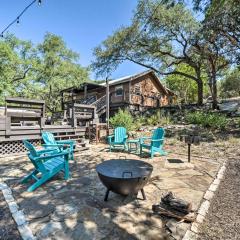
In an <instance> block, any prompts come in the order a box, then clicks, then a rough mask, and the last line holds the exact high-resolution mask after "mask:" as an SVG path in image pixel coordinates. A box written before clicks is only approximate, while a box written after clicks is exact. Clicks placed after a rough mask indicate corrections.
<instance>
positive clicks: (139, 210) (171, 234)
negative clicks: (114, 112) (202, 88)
mask: <svg viewBox="0 0 240 240" xmlns="http://www.w3.org/2000/svg"><path fill="white" fill-rule="evenodd" d="M176 144H177V143H175V144H174V151H172V152H173V153H171V151H169V150H171V149H168V150H167V151H168V152H169V155H168V156H167V157H163V156H158V157H154V158H153V159H150V158H149V155H146V156H145V155H144V157H143V158H140V157H139V156H138V155H135V154H129V153H127V152H119V151H118V152H112V153H109V152H108V151H107V148H106V147H107V146H106V145H104V144H99V145H91V146H90V149H89V150H87V151H83V152H79V153H77V154H76V155H75V159H76V163H73V162H72V161H70V171H71V178H70V179H69V180H68V181H65V180H64V177H63V174H58V175H56V176H55V177H54V178H53V179H51V180H49V181H48V182H47V183H45V184H43V185H42V186H41V187H39V188H38V189H36V190H35V191H34V192H33V193H28V192H27V191H26V189H27V187H28V186H29V185H30V184H31V183H28V184H26V185H23V184H19V180H20V179H21V178H22V177H23V176H25V175H26V174H28V173H29V171H30V170H31V169H32V168H33V166H32V164H31V162H30V161H29V160H28V159H27V158H26V157H21V158H20V157H19V158H4V159H2V161H4V166H6V167H5V168H6V169H3V171H2V172H3V173H4V174H3V175H4V178H5V179H6V181H8V183H9V186H10V187H11V189H12V193H13V196H14V198H15V199H16V201H17V203H18V205H19V207H20V209H21V210H23V211H24V214H25V216H26V219H27V220H28V221H29V227H30V228H31V230H32V232H33V234H34V235H35V236H36V237H37V238H38V239H51V240H54V239H64V240H68V239H69V240H72V239H77V240H79V239H80V240H81V239H82V240H88V239H91V240H92V239H101V240H123V239H124V240H125V239H126V240H132V239H134V240H136V239H141V240H145V239H146V240H164V239H166V236H168V238H167V239H174V238H175V239H180V237H181V236H183V235H184V233H185V232H186V231H187V229H188V228H189V226H190V224H188V223H180V222H178V221H175V220H171V222H169V219H168V220H167V221H168V228H169V229H170V230H171V231H166V226H165V224H166V222H167V221H166V218H163V217H161V216H159V215H157V214H154V213H153V212H152V205H153V204H158V203H159V202H160V199H161V196H162V195H163V194H164V193H166V192H167V191H172V192H173V193H174V194H175V195H176V196H177V197H180V198H183V199H185V200H186V201H189V202H191V203H192V205H193V209H194V210H197V208H198V206H199V205H200V203H201V201H202V198H203V196H204V193H205V191H206V189H208V188H209V186H210V183H211V182H212V180H213V179H212V177H211V175H213V176H214V174H216V172H217V170H218V167H219V163H218V162H214V160H212V162H210V163H208V162H204V161H197V160H196V161H195V159H193V161H192V162H191V163H188V162H187V160H186V157H184V158H183V159H182V162H181V163H168V162H167V159H180V157H179V156H177V154H175V153H174V152H179V150H176V149H175V148H176V146H177V145H176ZM177 147H178V148H179V149H181V150H182V151H183V152H185V151H186V149H185V147H186V146H185V145H181V144H180V145H178V146H177ZM196 149H197V148H196ZM122 156H125V157H126V158H128V159H141V160H143V161H146V162H148V163H150V164H152V165H153V173H152V176H151V181H149V183H148V184H147V185H146V186H145V187H144V190H145V194H146V197H147V200H146V201H143V200H141V198H142V196H141V194H139V195H138V199H137V200H136V199H133V198H130V197H127V198H124V197H123V196H120V195H118V194H115V193H112V192H111V193H110V195H109V200H108V201H107V202H104V201H103V198H104V195H105V192H106V188H105V187H104V186H103V184H102V183H101V182H100V180H99V178H98V175H97V173H96V170H95V168H96V165H97V164H98V163H100V162H102V161H104V160H108V159H118V158H119V157H122ZM8 164H9V167H7V166H8ZM12 169H17V170H16V171H14V174H10V172H11V170H12ZM209 174H210V175H209ZM1 188H4V186H2V185H1ZM170 223H171V224H170Z"/></svg>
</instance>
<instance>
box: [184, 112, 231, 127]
mask: <svg viewBox="0 0 240 240" xmlns="http://www.w3.org/2000/svg"><path fill="white" fill-rule="evenodd" d="M185 119H186V121H187V122H188V123H191V124H197V125H201V126H202V127H206V128H213V129H220V130H223V129H225V128H226V127H227V124H228V120H227V118H226V117H225V116H224V115H221V114H218V113H206V112H202V111H195V112H191V113H187V114H186V116H185Z"/></svg>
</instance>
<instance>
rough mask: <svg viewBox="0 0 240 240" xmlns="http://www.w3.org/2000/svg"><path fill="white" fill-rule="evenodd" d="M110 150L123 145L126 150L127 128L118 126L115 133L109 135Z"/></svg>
mask: <svg viewBox="0 0 240 240" xmlns="http://www.w3.org/2000/svg"><path fill="white" fill-rule="evenodd" d="M108 143H109V151H110V152H111V151H112V148H115V147H118V148H119V146H123V148H124V150H126V149H127V130H126V128H124V127H117V128H115V129H114V135H110V136H108Z"/></svg>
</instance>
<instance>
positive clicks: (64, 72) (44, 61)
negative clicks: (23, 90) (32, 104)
mask: <svg viewBox="0 0 240 240" xmlns="http://www.w3.org/2000/svg"><path fill="white" fill-rule="evenodd" d="M37 48H38V51H39V68H38V73H37V76H36V82H37V83H38V84H41V85H43V89H42V93H41V94H42V97H43V98H44V99H45V100H46V102H47V108H48V110H49V111H50V112H54V111H57V110H59V107H60V101H59V93H60V91H61V90H63V89H64V88H68V87H72V86H79V85H80V84H81V83H83V82H85V81H87V80H88V79H89V77H88V70H87V69H86V68H83V67H81V66H80V65H79V64H78V63H77V61H78V59H79V55H78V54H77V53H75V52H73V51H72V50H70V49H68V48H67V47H66V44H65V43H64V41H63V40H62V38H61V37H59V36H56V35H54V34H50V33H48V34H46V36H45V38H44V41H43V43H42V44H40V45H38V47H37Z"/></svg>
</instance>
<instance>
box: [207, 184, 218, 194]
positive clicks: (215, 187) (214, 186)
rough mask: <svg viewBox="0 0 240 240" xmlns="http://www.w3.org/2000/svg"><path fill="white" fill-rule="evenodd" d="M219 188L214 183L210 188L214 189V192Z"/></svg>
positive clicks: (210, 189)
mask: <svg viewBox="0 0 240 240" xmlns="http://www.w3.org/2000/svg"><path fill="white" fill-rule="evenodd" d="M217 188H218V185H216V184H213V183H212V184H211V185H210V187H209V189H208V190H209V191H212V192H215V191H216V190H217Z"/></svg>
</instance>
